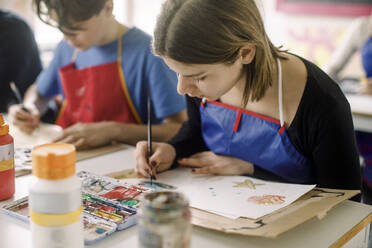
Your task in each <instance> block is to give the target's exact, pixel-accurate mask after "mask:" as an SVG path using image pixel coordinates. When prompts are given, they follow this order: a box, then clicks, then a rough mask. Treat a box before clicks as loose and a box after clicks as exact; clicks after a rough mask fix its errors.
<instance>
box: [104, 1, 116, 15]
mask: <svg viewBox="0 0 372 248" xmlns="http://www.w3.org/2000/svg"><path fill="white" fill-rule="evenodd" d="M103 9H104V11H105V12H106V13H107V14H108V15H112V12H113V10H114V2H113V1H112V0H107V1H106V3H105V6H104V7H103Z"/></svg>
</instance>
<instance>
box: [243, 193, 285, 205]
mask: <svg viewBox="0 0 372 248" xmlns="http://www.w3.org/2000/svg"><path fill="white" fill-rule="evenodd" d="M284 199H285V196H281V195H263V196H251V197H249V198H248V201H249V202H253V203H256V204H260V205H278V204H282V203H284V202H285V200H284Z"/></svg>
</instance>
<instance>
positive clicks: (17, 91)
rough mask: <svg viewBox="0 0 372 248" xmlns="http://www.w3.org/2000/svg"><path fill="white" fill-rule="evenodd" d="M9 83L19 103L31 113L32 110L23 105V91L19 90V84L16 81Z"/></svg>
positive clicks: (24, 109)
mask: <svg viewBox="0 0 372 248" xmlns="http://www.w3.org/2000/svg"><path fill="white" fill-rule="evenodd" d="M9 84H10V89H11V90H12V91H13V93H14V95H15V97H16V99H17V101H18V103H19V104H21V105H22V106H21V108H22V110H23V111H25V112H27V113H30V111H28V109H26V108H25V106H24V105H23V101H22V97H21V93H20V92H19V90H18V88H17V85H16V84H15V83H14V82H10V83H9Z"/></svg>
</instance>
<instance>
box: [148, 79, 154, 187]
mask: <svg viewBox="0 0 372 248" xmlns="http://www.w3.org/2000/svg"><path fill="white" fill-rule="evenodd" d="M151 155H152V138H151V95H150V86H148V87H147V162H148V163H149V164H150V157H151ZM150 167H151V164H150ZM150 169H151V170H150V184H151V185H152V178H153V176H152V169H153V168H152V167H151V168H150Z"/></svg>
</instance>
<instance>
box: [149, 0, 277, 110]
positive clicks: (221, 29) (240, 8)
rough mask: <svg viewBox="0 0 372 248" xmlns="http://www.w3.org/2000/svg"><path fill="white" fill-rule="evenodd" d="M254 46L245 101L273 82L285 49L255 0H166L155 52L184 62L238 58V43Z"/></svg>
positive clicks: (259, 95)
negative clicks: (267, 29)
mask: <svg viewBox="0 0 372 248" xmlns="http://www.w3.org/2000/svg"><path fill="white" fill-rule="evenodd" d="M246 44H253V45H255V47H256V55H255V58H254V59H253V61H252V63H250V64H248V65H245V66H244V70H245V73H246V75H247V81H246V85H245V90H244V94H243V106H245V105H246V104H247V103H248V101H249V99H250V100H252V101H258V100H260V99H261V98H262V97H263V96H264V94H265V92H266V89H268V88H269V87H270V86H271V85H272V73H273V72H275V71H276V66H275V65H276V59H277V58H283V57H282V56H281V55H279V53H280V52H281V50H280V49H279V48H277V47H275V46H274V45H273V44H272V43H271V41H270V39H269V38H268V36H267V34H266V32H265V28H264V23H263V21H262V19H261V15H260V12H259V10H258V8H257V6H256V4H255V2H254V0H167V1H166V2H165V3H164V4H163V6H162V10H161V13H160V15H159V17H158V20H157V24H156V27H155V31H154V41H153V50H154V53H155V54H157V55H159V56H162V57H169V58H171V59H174V60H176V61H179V62H182V63H186V64H216V63H225V64H232V63H234V62H235V61H236V60H237V59H238V57H239V55H240V48H241V47H242V46H244V45H246Z"/></svg>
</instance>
